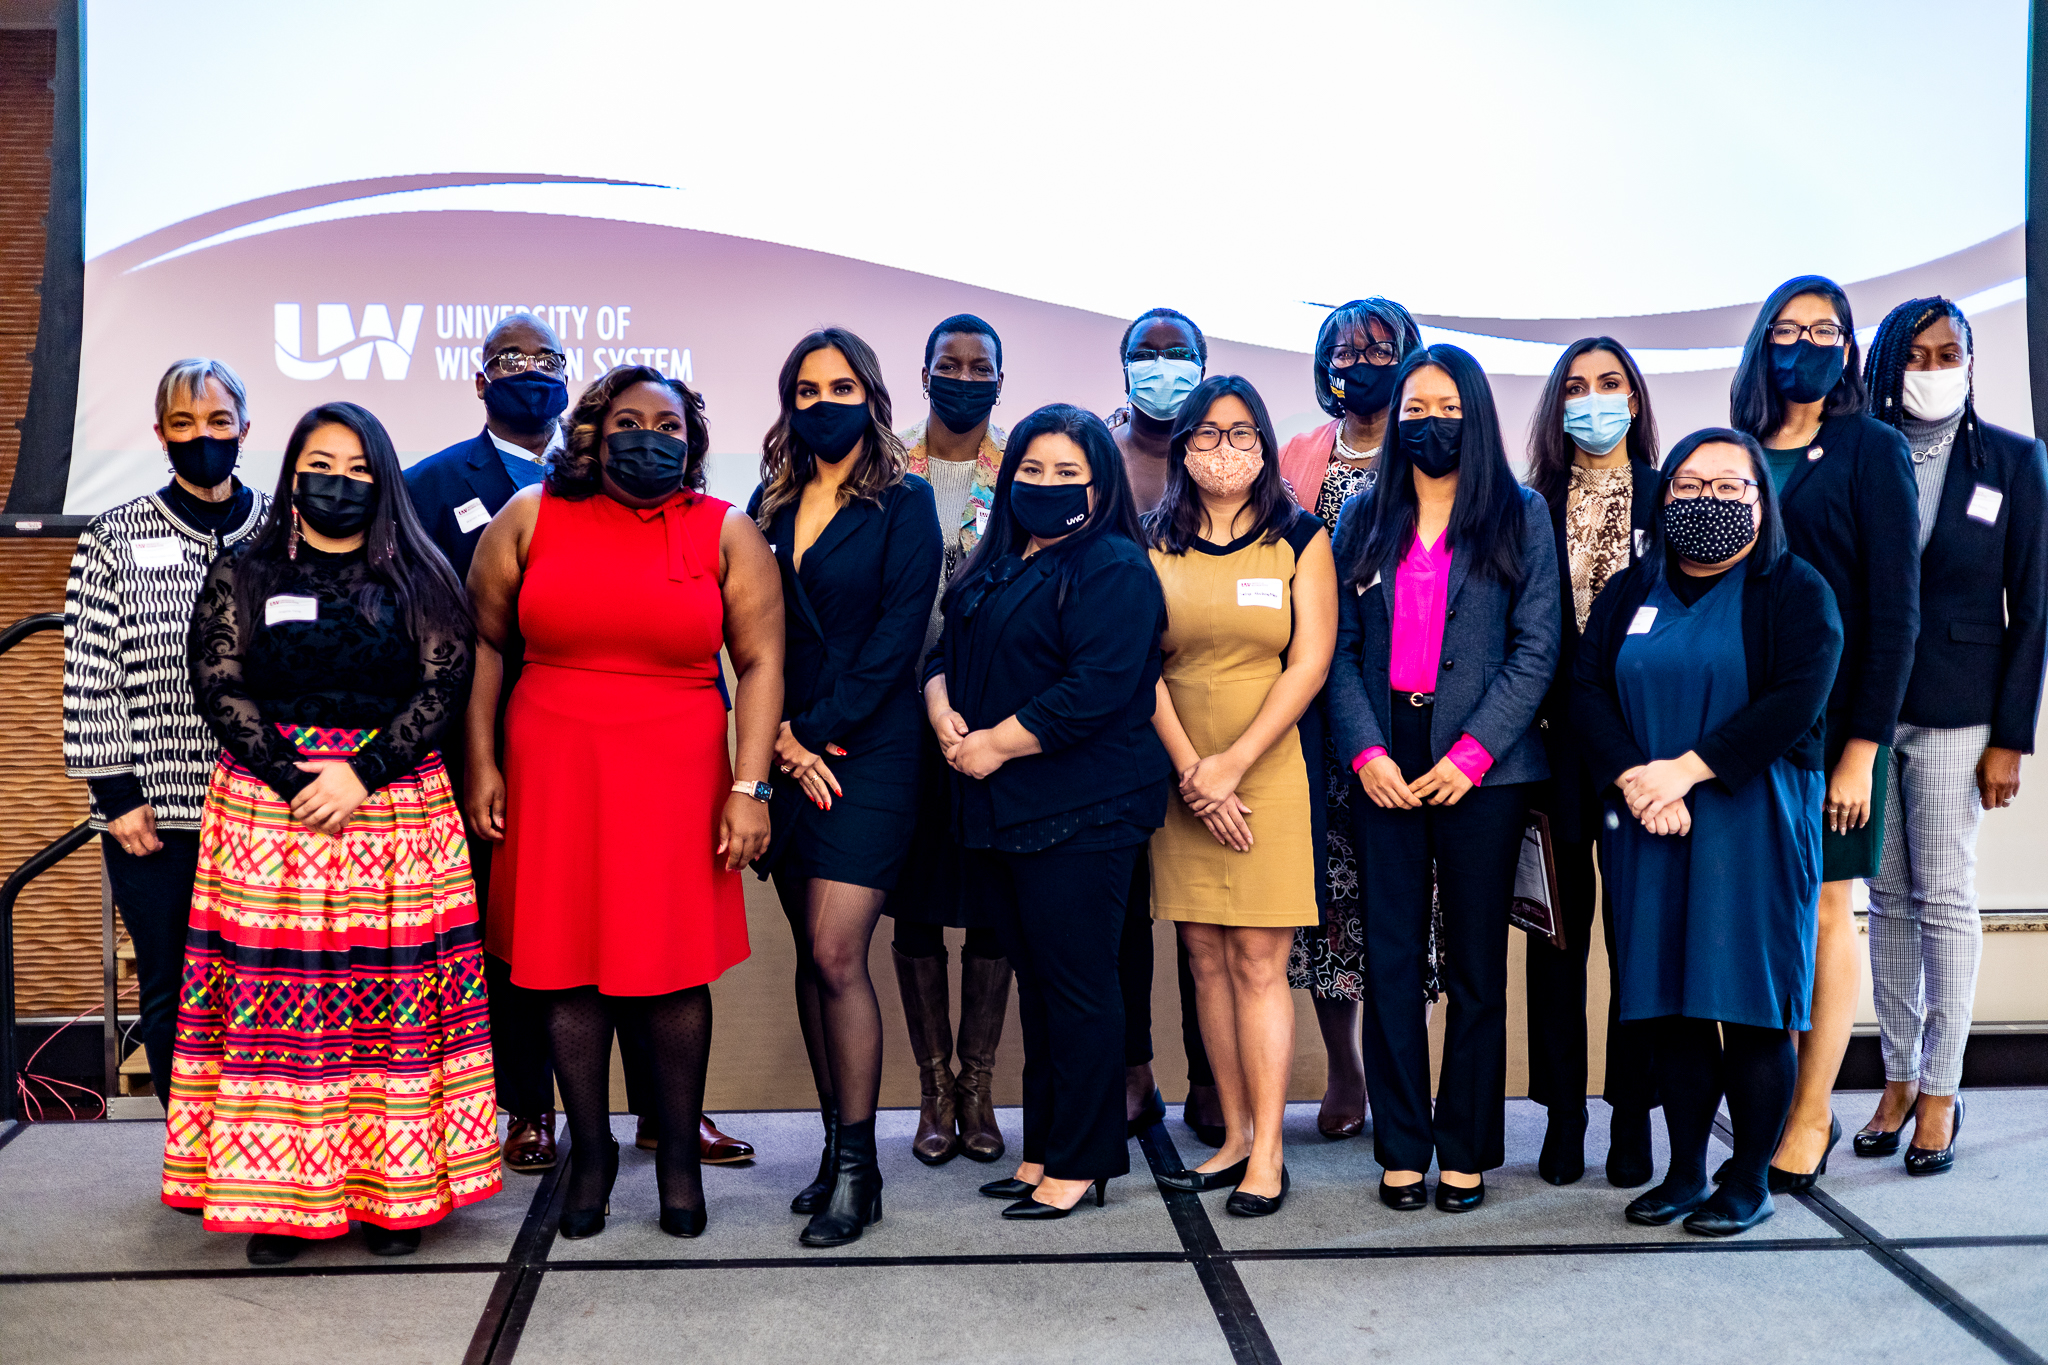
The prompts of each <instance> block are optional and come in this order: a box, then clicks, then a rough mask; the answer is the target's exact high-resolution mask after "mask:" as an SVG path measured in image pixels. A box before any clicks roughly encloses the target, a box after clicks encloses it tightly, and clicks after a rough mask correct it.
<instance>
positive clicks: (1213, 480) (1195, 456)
mask: <svg viewBox="0 0 2048 1365" xmlns="http://www.w3.org/2000/svg"><path fill="white" fill-rule="evenodd" d="M1187 465H1188V477H1189V478H1191V479H1193V480H1194V481H1195V484H1196V486H1197V487H1199V488H1200V489H1201V490H1202V491H1203V492H1205V493H1214V494H1215V495H1216V496H1217V497H1219V498H1234V497H1236V496H1237V495H1238V494H1239V493H1242V492H1244V490H1245V489H1247V488H1250V487H1251V486H1252V481H1253V480H1254V479H1256V478H1258V477H1259V471H1260V470H1261V469H1264V468H1265V467H1266V457H1265V453H1264V452H1263V451H1257V450H1239V449H1238V448H1237V447H1236V446H1233V445H1231V444H1229V443H1228V442H1224V443H1223V444H1221V445H1219V446H1217V447H1216V449H1214V450H1190V451H1189V452H1187Z"/></svg>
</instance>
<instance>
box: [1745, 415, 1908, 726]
mask: <svg viewBox="0 0 2048 1365" xmlns="http://www.w3.org/2000/svg"><path fill="white" fill-rule="evenodd" d="M1919 504H1920V494H1919V490H1918V489H1916V488H1915V487H1914V485H1913V465H1912V455H1911V453H1910V452H1909V451H1908V449H1907V447H1906V438H1905V437H1903V436H1901V435H1900V434H1899V433H1898V432H1897V431H1895V430H1893V429H1892V428H1891V427H1888V426H1886V425H1885V424H1884V423H1882V422H1880V421H1878V420H1877V419H1876V418H1874V417H1868V416H1865V415H1863V414H1861V413H1857V414H1854V415H1851V416H1846V417H1832V418H1829V419H1828V420H1827V421H1825V422H1823V423H1821V426H1820V431H1819V432H1818V433H1816V434H1815V436H1814V438H1813V444H1812V445H1811V446H1810V447H1809V448H1808V449H1807V458H1805V459H1803V460H1801V461H1800V462H1799V467H1798V468H1796V469H1794V470H1793V471H1792V472H1791V474H1790V475H1788V476H1787V477H1786V479H1785V486H1784V488H1783V489H1782V490H1780V492H1779V494H1778V506H1779V509H1780V513H1781V515H1782V516H1783V517H1784V519H1785V539H1786V542H1787V544H1789V545H1790V546H1791V549H1792V553H1793V554H1796V555H1798V556H1799V557H1800V558H1801V559H1803V560H1805V561H1806V562H1807V563H1808V564H1810V565H1812V566H1813V567H1814V568H1815V569H1818V570H1819V571H1820V576H1821V577H1822V578H1824V579H1826V580H1827V584H1828V586H1829V587H1830V588H1832V589H1834V592H1835V606H1836V608H1837V609H1838V610H1839V611H1840V612H1841V617H1842V666H1841V669H1840V670H1839V671H1838V672H1837V673H1836V675H1835V686H1834V690H1833V691H1832V692H1831V693H1830V694H1829V696H1828V729H1829V732H1830V735H1831V738H1832V739H1833V740H1834V749H1831V750H1830V752H1829V754H1828V756H1827V757H1828V761H1829V763H1831V764H1832V763H1833V761H1834V759H1835V757H1836V753H1837V751H1838V750H1839V748H1840V746H1841V745H1842V744H1843V743H1844V742H1846V741H1847V740H1849V739H1867V740H1871V741H1872V742H1874V743H1877V744H1889V743H1891V742H1892V730H1893V728H1894V727H1895V726H1896V725H1897V724H1898V721H1899V705H1900V703H1901V702H1903V701H1904V700H1905V698H1906V680H1907V679H1908V678H1909V677H1911V676H1912V672H1913V645H1914V641H1915V639H1916V638H1917V637H1918V635H1919V633H1920V557H1919V556H1918V555H1915V554H1913V553H1911V551H1910V550H1909V549H1905V547H1910V546H1912V545H1915V544H1918V543H1919V542H1918V541H1917V539H1916V537H1917V535H1918V534H1919V524H1920V510H1919ZM1902 550H1904V552H1903V553H1902Z"/></svg>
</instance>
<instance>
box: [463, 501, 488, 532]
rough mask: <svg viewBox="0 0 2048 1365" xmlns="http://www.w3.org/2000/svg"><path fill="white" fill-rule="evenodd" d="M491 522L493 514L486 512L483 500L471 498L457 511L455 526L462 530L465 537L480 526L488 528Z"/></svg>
mask: <svg viewBox="0 0 2048 1365" xmlns="http://www.w3.org/2000/svg"><path fill="white" fill-rule="evenodd" d="M490 521H491V514H490V513H489V512H487V511H485V510H484V500H483V499H482V498H471V499H470V500H469V501H468V502H465V503H464V504H462V506H460V507H458V508H456V509H455V524H456V526H458V527H459V528H461V531H462V534H464V535H468V534H469V533H470V532H471V531H474V530H475V529H476V528H477V527H479V526H488V525H489V524H490Z"/></svg>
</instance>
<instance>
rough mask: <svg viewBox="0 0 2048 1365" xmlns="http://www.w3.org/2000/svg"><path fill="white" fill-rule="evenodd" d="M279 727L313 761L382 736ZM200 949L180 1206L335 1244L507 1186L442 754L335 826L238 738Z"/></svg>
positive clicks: (190, 968)
mask: <svg viewBox="0 0 2048 1365" xmlns="http://www.w3.org/2000/svg"><path fill="white" fill-rule="evenodd" d="M278 728H279V729H280V730H282V731H283V732H284V734H285V736H286V738H288V739H290V740H292V741H293V742H294V743H296V744H297V746H298V748H299V751H300V752H301V753H302V754H304V755H306V757H307V758H309V759H320V758H346V757H347V756H348V755H350V754H352V753H354V752H355V751H356V750H358V749H360V748H361V747H362V746H363V745H364V744H366V743H368V742H369V740H370V739H371V737H372V736H373V735H374V734H375V733H376V732H375V731H367V730H321V729H313V728H311V727H303V728H301V727H286V726H279V727H278ZM185 944H186V946H185V972H184V978H183V981H182V984H181V987H180V991H179V997H178V1032H177V1043H176V1047H175V1049H174V1053H173V1062H172V1078H171V1100H170V1119H169V1128H168V1134H167V1138H166V1141H165V1145H164V1190H163V1200H164V1202H165V1203H166V1204H169V1205H172V1206H173V1207H176V1208H196V1209H202V1210H204V1212H205V1217H206V1227H207V1228H209V1229H211V1230H213V1231H218V1232H251V1233H254V1232H270V1233H285V1234H288V1235H291V1236H296V1237H313V1238H319V1237H339V1236H342V1235H343V1234H344V1233H346V1232H347V1231H348V1224H349V1220H350V1219H352V1218H353V1219H357V1220H359V1221H361V1222H365V1223H373V1224H375V1225H377V1226H379V1227H385V1228H416V1227H421V1226H424V1225H426V1224H428V1223H433V1222H437V1221H439V1220H440V1219H441V1218H443V1217H445V1216H446V1215H447V1214H448V1212H449V1210H451V1209H457V1208H460V1207H462V1206H463V1205H464V1204H471V1203H475V1202H476V1201H477V1200H479V1199H487V1198H489V1197H490V1196H491V1195H493V1194H496V1193H497V1192H498V1186H499V1173H498V1144H497V1115H496V1097H495V1093H494V1090H493V1087H492V1080H491V1044H490V1024H489V1020H488V1018H487V1015H486V1010H485V999H484V968H483V938H482V933H481V930H480V926H479V924H478V922H477V913H476V892H475V888H474V886H473V885H472V883H471V881H470V875H469V848H468V845H467V843H466V842H465V840H464V838H463V832H462V817H461V815H460V814H459V813H458V811H457V809H456V805H455V797H454V794H453V792H452V791H451V790H450V788H449V785H448V774H447V771H446V770H445V769H444V768H443V767H442V765H441V758H440V755H438V754H430V755H428V757H427V759H426V760H425V761H424V762H422V763H421V764H420V765H419V767H418V768H416V769H415V770H414V771H412V772H411V773H408V774H407V775H406V776H404V777H402V778H400V779H399V780H397V781H395V782H393V783H391V784H390V785H389V786H387V787H385V788H384V789H383V790H382V791H379V792H376V793H374V794H373V795H371V797H370V798H369V799H368V800H366V801H365V802H363V804H362V806H361V807H360V808H359V809H358V810H357V811H356V813H355V814H354V815H353V816H351V817H350V818H349V822H348V824H347V826H346V827H344V828H343V830H342V832H341V833H340V834H339V835H338V836H329V835H325V834H316V833H314V832H313V831H311V830H309V829H307V828H306V827H305V826H303V825H300V824H296V823H294V822H293V821H292V819H291V808H290V805H289V804H288V803H287V802H285V801H283V800H281V799H279V797H278V795H277V793H276V792H274V791H272V790H271V789H270V787H269V785H268V784H267V783H265V782H264V781H263V780H262V779H260V778H258V777H256V776H254V775H253V774H251V773H250V772H248V771H247V770H246V769H244V768H243V767H241V766H240V765H239V764H238V763H236V762H235V761H234V760H233V759H232V758H230V757H229V756H228V755H226V754H222V755H221V758H220V762H219V763H218V764H217V765H216V766H215V768H214V771H213V778H212V781H211V783H210V785H209V786H208V788H207V793H206V809H205V813H204V814H203V816H202V817H201V822H200V832H199V876H198V880H197V882H196V883H195V884H194V886H193V890H192V918H191V922H190V927H189V928H188V930H187V932H186V940H185Z"/></svg>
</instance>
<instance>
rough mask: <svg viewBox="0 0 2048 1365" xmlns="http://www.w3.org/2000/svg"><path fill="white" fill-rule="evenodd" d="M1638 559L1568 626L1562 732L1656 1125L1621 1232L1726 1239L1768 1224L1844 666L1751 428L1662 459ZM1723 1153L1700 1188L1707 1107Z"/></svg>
mask: <svg viewBox="0 0 2048 1365" xmlns="http://www.w3.org/2000/svg"><path fill="white" fill-rule="evenodd" d="M1664 475H1665V486H1664V490H1663V496H1662V499H1661V502H1662V507H1661V511H1660V515H1659V518H1658V521H1657V523H1656V525H1655V526H1654V528H1653V529H1652V531H1651V534H1650V542H1649V545H1648V547H1647V550H1646V553H1645V554H1644V556H1643V558H1642V560H1641V561H1640V562H1638V563H1636V564H1634V565H1632V566H1631V567H1629V568H1627V569H1625V570H1623V571H1622V572H1621V573H1620V574H1617V575H1616V576H1615V577H1614V578H1613V579H1612V580H1611V581H1610V582H1609V583H1608V585H1607V588H1606V590H1605V591H1604V592H1602V593H1601V595H1600V599H1599V600H1598V601H1597V602H1595V603H1594V605H1593V611H1592V614H1591V616H1590V617H1589V618H1588V619H1587V622H1586V632H1585V636H1584V640H1583V643H1582V644H1581V646H1580V650H1579V655H1578V661H1577V675H1576V678H1575V682H1574V694H1573V719H1574V722H1575V723H1576V725H1577V726H1578V729H1579V732H1580V734H1581V735H1582V736H1583V737H1584V741H1585V745H1586V753H1587V760H1588V766H1589V767H1590V768H1591V770H1592V773H1593V779H1594V781H1595V782H1596V783H1597V784H1598V785H1599V786H1600V787H1601V788H1602V789H1603V790H1605V792H1606V807H1607V808H1606V813H1605V816H1604V823H1605V825H1606V833H1605V834H1604V835H1603V836H1602V838H1601V841H1600V844H1601V851H1602V854H1603V857H1604V869H1603V870H1604V873H1605V875H1606V878H1607V884H1608V885H1609V886H1610V887H1612V888H1613V893H1614V908H1615V912H1616V914H1615V931H1616V932H1615V938H1616V948H1617V951H1618V952H1619V954H1620V959H1621V1017H1622V1019H1623V1020H1629V1021H1633V1020H1645V1021H1649V1028H1650V1029H1651V1030H1652V1031H1653V1033H1654V1038H1655V1043H1654V1045H1655V1049H1656V1076H1657V1084H1658V1089H1659V1091H1660V1093H1661V1094H1662V1097H1663V1101H1664V1117H1665V1123H1666V1125H1667V1126H1668V1127H1669V1129H1670V1133H1671V1165H1670V1168H1669V1169H1668V1170H1667V1171H1666V1173H1665V1176H1664V1180H1663V1183H1662V1184H1659V1185H1657V1186H1656V1187H1654V1188H1652V1189H1651V1190H1650V1191H1649V1192H1648V1193H1647V1194H1645V1195H1643V1196H1642V1197H1641V1198H1639V1199H1637V1200H1635V1201H1634V1202H1632V1203H1631V1204H1630V1205H1629V1206H1628V1218H1629V1221H1631V1222H1635V1223H1646V1224H1652V1225H1661V1224H1665V1223H1669V1222H1671V1221H1672V1220H1673V1219H1676V1218H1678V1217H1680V1216H1684V1215H1690V1216H1687V1217H1686V1218H1685V1227H1686V1230H1687V1231H1689V1232H1696V1233H1701V1234H1704V1235H1708V1236H1721V1237H1725V1236H1730V1235H1732V1234H1734V1233H1738V1232H1742V1231H1744V1230H1746V1229H1748V1228H1751V1227H1754V1226H1755V1225H1756V1224H1757V1223H1760V1222H1762V1221H1763V1220H1764V1219H1766V1218H1768V1217H1770V1216H1771V1213H1772V1206H1771V1196H1770V1192H1769V1190H1768V1188H1767V1185H1766V1176H1765V1167H1766V1166H1767V1165H1768V1164H1769V1162H1770V1158H1771V1152H1772V1149H1773V1148H1774V1147H1775V1146H1776V1145H1777V1141H1778V1131H1779V1129H1780V1128H1782V1127H1783V1126H1784V1122H1785V1115H1786V1114H1787V1113H1788V1112H1789V1111H1790V1109H1791V1105H1792V1085H1793V1079H1794V1076H1795V1074H1796V1071H1797V1061H1796V1058H1795V1056H1794V1054H1793V1049H1792V1040H1791V1037H1790V1035H1789V1034H1788V1033H1787V1032H1786V1030H1788V1029H1803V1028H1806V1027H1807V1026H1808V1022H1809V1020H1808V1016H1809V1013H1810V1011H1811V1009H1812V1004H1813V950H1814V936H1815V932H1816V925H1817V916H1818V911H1819V903H1820V879H1821V847H1820V834H1821V800H1822V797H1823V796H1824V794H1825V793H1826V790H1827V775H1826V773H1825V771H1824V770H1823V766H1822V758H1823V753H1824V749H1823V740H1824V736H1825V731H1824V728H1823V726H1822V717H1821V712H1822V708H1823V706H1824V705H1825V703H1826V701H1827V697H1828V690H1829V688H1830V687H1831V686H1832V685H1833V683H1834V678H1835V668H1836V665H1837V663H1838V662H1839V661H1840V658H1841V654H1842V622H1841V617H1840V615H1839V614H1838V613H1837V612H1836V610H1835V602H1834V596H1833V594H1832V593H1830V592H1829V590H1828V587H1827V584H1826V582H1825V581H1824V580H1823V579H1822V578H1821V577H1820V575H1819V574H1818V573H1817V572H1816V571H1815V570H1814V569H1813V568H1812V567H1811V566H1810V565H1808V564H1807V563H1806V562H1805V561H1804V560H1802V559H1800V558H1798V557H1797V556H1796V555H1793V554H1791V553H1790V552H1789V551H1787V550H1786V549H1785V532H1784V526H1783V524H1782V523H1781V522H1780V521H1779V519H1778V510H1777V500H1776V498H1775V496H1774V495H1773V489H1772V486H1771V476H1770V470H1769V467H1768V466H1767V465H1766V464H1765V463H1764V456H1763V452H1762V450H1761V449H1760V448H1759V447H1758V445H1757V443H1756V441H1755V439H1754V438H1753V437H1750V436H1747V435H1745V434H1743V433H1741V432H1737V431H1731V430H1727V429H1725V428H1713V429H1709V430H1706V431H1698V432H1694V433H1693V434H1692V435H1690V436H1688V437H1686V438H1685V439H1684V440H1683V441H1680V442H1679V443H1678V446H1677V448H1676V449H1674V450H1673V451H1672V452H1671V455H1670V457H1669V458H1668V459H1666V461H1665V463H1664ZM1724 1091H1725V1093H1726V1095H1727V1098H1728V1112H1729V1115H1730V1117H1731V1119H1732V1120H1733V1123H1734V1129H1735V1157H1734V1159H1733V1160H1732V1161H1731V1162H1730V1163H1729V1164H1728V1166H1727V1167H1726V1168H1724V1169H1725V1172H1726V1177H1727V1178H1726V1179H1725V1180H1724V1181H1723V1183H1722V1184H1721V1186H1720V1188H1719V1190H1718V1191H1714V1192H1713V1194H1712V1197H1711V1198H1710V1197H1709V1191H1710V1190H1711V1189H1712V1187H1711V1186H1710V1185H1709V1184H1708V1182H1707V1177H1706V1155H1707V1133H1708V1129H1709V1128H1710V1127H1711V1125H1712V1124H1713V1120H1714V1113H1715V1110H1716V1109H1717V1107H1718V1106H1719V1104H1720V1101H1721V1097H1722V1094H1723V1093H1724Z"/></svg>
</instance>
